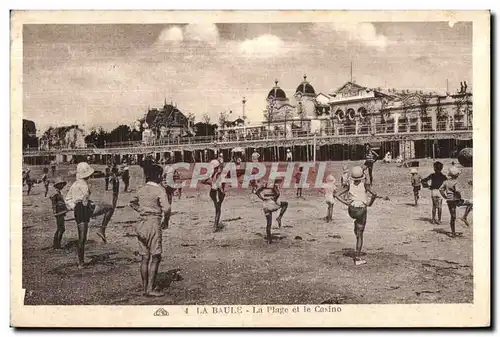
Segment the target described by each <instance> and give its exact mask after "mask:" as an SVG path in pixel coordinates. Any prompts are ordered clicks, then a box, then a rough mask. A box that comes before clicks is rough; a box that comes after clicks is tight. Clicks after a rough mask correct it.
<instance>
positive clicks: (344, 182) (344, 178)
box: [340, 165, 349, 188]
mask: <svg viewBox="0 0 500 337" xmlns="http://www.w3.org/2000/svg"><path fill="white" fill-rule="evenodd" d="M340 185H341V187H342V188H348V187H349V168H347V165H342V175H341V176H340Z"/></svg>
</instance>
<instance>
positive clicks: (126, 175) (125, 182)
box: [121, 159, 130, 192]
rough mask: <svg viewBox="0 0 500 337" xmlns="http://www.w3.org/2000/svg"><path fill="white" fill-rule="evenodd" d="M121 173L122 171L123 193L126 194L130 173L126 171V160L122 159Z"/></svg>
mask: <svg viewBox="0 0 500 337" xmlns="http://www.w3.org/2000/svg"><path fill="white" fill-rule="evenodd" d="M121 171H122V180H123V185H124V187H123V192H128V186H129V184H130V172H129V169H128V164H127V160H126V159H124V160H123V162H122V168H121Z"/></svg>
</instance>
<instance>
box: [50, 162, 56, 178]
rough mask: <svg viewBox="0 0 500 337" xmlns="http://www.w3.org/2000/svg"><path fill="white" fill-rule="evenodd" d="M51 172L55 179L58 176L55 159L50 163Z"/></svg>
mask: <svg viewBox="0 0 500 337" xmlns="http://www.w3.org/2000/svg"><path fill="white" fill-rule="evenodd" d="M50 170H51V171H52V177H54V176H55V175H56V160H55V159H53V160H52V161H51V162H50Z"/></svg>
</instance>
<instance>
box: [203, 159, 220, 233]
mask: <svg viewBox="0 0 500 337" xmlns="http://www.w3.org/2000/svg"><path fill="white" fill-rule="evenodd" d="M219 158H220V157H219ZM210 164H211V165H212V167H213V169H214V171H213V173H212V176H211V177H210V178H208V179H205V180H203V181H202V182H201V183H202V184H205V185H210V194H209V195H210V199H212V201H213V203H214V208H215V220H214V232H218V231H219V230H220V229H222V228H223V225H222V224H220V216H221V213H222V202H223V201H224V198H225V196H226V192H225V187H226V186H225V185H226V184H224V183H221V182H220V180H221V173H222V164H221V162H220V161H219V160H217V159H213V160H212V161H211V162H210Z"/></svg>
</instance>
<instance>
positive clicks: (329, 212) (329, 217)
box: [327, 204, 333, 222]
mask: <svg viewBox="0 0 500 337" xmlns="http://www.w3.org/2000/svg"><path fill="white" fill-rule="evenodd" d="M327 218H328V222H330V221H332V220H333V204H328V217H327Z"/></svg>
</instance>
